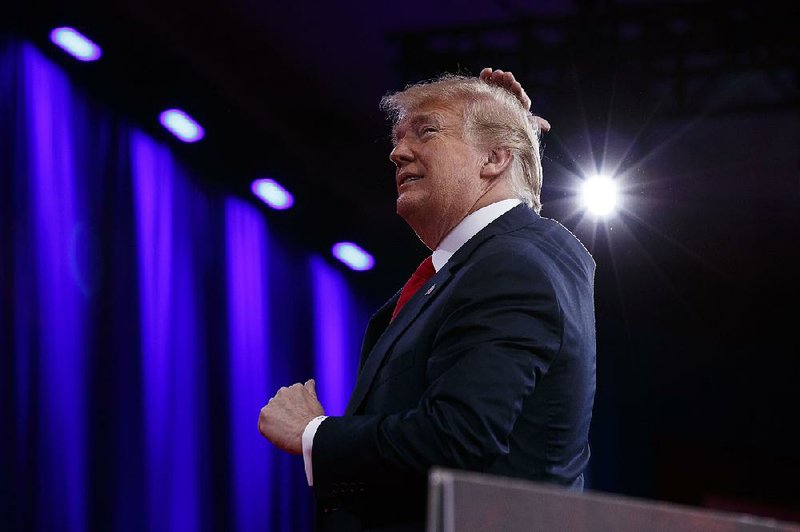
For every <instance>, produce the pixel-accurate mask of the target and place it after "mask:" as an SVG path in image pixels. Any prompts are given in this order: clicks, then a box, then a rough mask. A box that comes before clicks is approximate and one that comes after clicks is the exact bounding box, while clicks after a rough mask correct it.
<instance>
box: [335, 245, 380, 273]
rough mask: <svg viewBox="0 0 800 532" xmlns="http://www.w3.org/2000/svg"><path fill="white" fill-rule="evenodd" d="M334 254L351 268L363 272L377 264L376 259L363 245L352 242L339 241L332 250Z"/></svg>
mask: <svg viewBox="0 0 800 532" xmlns="http://www.w3.org/2000/svg"><path fill="white" fill-rule="evenodd" d="M331 251H332V253H333V256H334V257H336V258H337V259H339V260H340V261H342V262H343V263H344V264H346V265H347V266H348V267H349V268H350V269H353V270H356V271H359V272H363V271H365V270H369V269H371V268H372V267H373V266H374V265H375V259H374V258H373V257H372V255H370V254H369V253H367V252H366V251H364V250H363V249H362V248H361V246H359V245H357V244H353V243H352V242H339V243H338V244H335V245H334V246H333V249H332V250H331Z"/></svg>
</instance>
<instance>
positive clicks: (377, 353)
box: [345, 205, 538, 415]
mask: <svg viewBox="0 0 800 532" xmlns="http://www.w3.org/2000/svg"><path fill="white" fill-rule="evenodd" d="M537 217H538V215H536V214H535V213H534V212H533V211H531V210H530V209H529V208H528V207H526V206H525V205H518V206H516V207H514V208H513V209H511V210H510V211H508V212H507V213H505V214H504V215H502V216H500V217H499V218H497V219H496V220H494V221H493V222H492V223H490V224H489V225H487V226H486V227H484V228H483V229H482V230H480V231H479V232H478V233H477V234H476V235H475V236H473V237H472V238H471V239H469V240H468V241H467V242H466V243H465V244H464V245H463V246H461V248H459V250H458V251H456V253H455V254H454V255H453V256H452V257H451V258H450V260H448V261H447V264H445V265H444V267H442V269H441V270H439V271H438V272H436V274H435V275H434V276H433V277H431V278H430V279H429V280H428V282H427V283H425V284H424V285H423V286H422V288H420V289H419V291H418V292H417V293H416V294H414V297H412V298H411V299H410V300H409V301H408V303H406V306H405V307H403V311H402V312H400V313H399V314H398V315H397V317H396V318H395V320H394V321H393V322H391V323H389V319H390V317H391V313H392V310H393V309H394V305H395V303H396V302H397V299H398V297H399V296H400V292H399V291H398V292H397V293H396V294H395V295H394V296H393V297H392V298H391V299H390V300H389V301H387V302H386V303H385V304H384V305H383V307H381V308H380V309H379V310H378V311H377V312H376V313H375V314H374V315H373V317H372V318H371V319H370V322H369V325H368V326H367V331H366V333H365V334H364V342H363V344H362V347H361V362H360V364H359V373H358V378H357V380H356V385H355V388H354V389H353V393H352V394H351V396H350V401H349V402H348V404H347V409H346V410H345V415H352V414H354V413H355V412H356V411H357V410H358V407H359V406H361V403H362V402H363V400H364V398H365V397H366V395H367V392H368V391H369V389H370V387H371V386H372V381H373V380H374V379H375V375H377V372H378V369H380V367H381V364H382V362H383V359H384V358H385V357H386V355H387V354H388V353H389V351H390V350H391V347H392V345H393V344H394V342H395V340H397V338H398V337H399V336H400V335H401V334H402V333H404V332H405V330H406V329H407V328H408V326H409V325H411V322H413V321H414V320H415V319H416V317H417V316H418V315H419V313H420V312H422V310H423V309H424V308H425V307H426V306H428V305H429V304H430V302H431V301H433V300H434V298H435V297H436V296H437V295H438V294H439V293H440V292H441V290H442V288H444V286H445V285H446V284H447V283H448V282H449V281H450V279H451V278H452V275H453V273H454V272H456V271H457V270H458V269H459V268H460V267H461V266H462V265H463V263H464V262H465V261H466V260H467V259H468V258H469V257H470V256H471V255H472V253H473V252H474V251H475V250H476V249H478V247H480V245H481V244H483V243H484V242H486V241H487V240H489V239H490V238H492V237H494V236H495V235H498V234H503V233H507V232H509V231H513V230H515V229H518V228H519V227H522V226H523V225H526V224H528V223H532V222H533V221H534V220H535V218H537ZM387 324H388V326H387ZM381 329H382V332H381ZM376 338H377V339H376Z"/></svg>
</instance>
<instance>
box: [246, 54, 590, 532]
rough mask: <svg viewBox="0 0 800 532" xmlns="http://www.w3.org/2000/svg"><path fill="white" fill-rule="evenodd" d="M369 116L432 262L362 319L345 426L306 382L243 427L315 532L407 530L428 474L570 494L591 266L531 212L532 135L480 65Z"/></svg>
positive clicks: (574, 243)
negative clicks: (388, 126)
mask: <svg viewBox="0 0 800 532" xmlns="http://www.w3.org/2000/svg"><path fill="white" fill-rule="evenodd" d="M382 103H383V107H384V109H385V110H386V111H387V112H388V113H389V115H390V116H391V118H392V119H393V121H394V129H393V139H394V149H393V150H392V153H391V155H390V159H391V161H392V162H393V163H394V164H395V166H396V168H397V172H396V180H397V190H398V198H397V212H398V214H400V215H401V216H402V217H403V218H404V219H405V220H406V221H407V222H408V224H409V225H410V226H411V227H412V229H413V230H414V231H415V232H416V234H417V235H418V236H419V238H420V239H421V240H422V242H424V243H425V245H426V246H427V247H428V248H429V249H431V250H432V251H433V253H432V255H431V256H430V257H427V258H426V260H425V261H423V263H422V264H421V265H420V268H419V269H418V272H417V274H418V275H416V274H415V277H414V278H413V279H412V280H410V282H409V283H407V286H406V287H404V289H403V290H402V291H401V292H398V294H395V296H394V297H393V298H391V299H390V300H389V301H388V302H387V303H386V304H385V305H384V306H383V307H382V308H381V309H379V310H378V311H377V312H376V314H375V315H374V316H373V317H372V319H371V321H370V323H369V325H368V327H367V331H366V333H365V337H364V342H363V346H362V353H361V361H360V364H359V373H358V380H357V382H356V386H355V389H354V390H353V394H352V396H351V399H350V402H349V404H348V407H347V412H346V413H345V415H344V416H332V417H325V416H324V412H323V410H322V407H321V405H320V404H319V402H318V401H317V400H316V394H315V388H314V386H315V384H314V381H313V380H310V381H308V382H306V383H305V384H295V385H293V386H291V387H288V388H281V390H279V391H278V393H277V394H276V395H275V397H273V398H272V399H270V401H269V403H268V404H267V405H266V406H265V407H264V408H263V409H262V411H261V415H260V418H259V430H260V431H261V432H262V434H264V436H265V437H266V438H268V439H269V440H270V441H272V442H273V443H274V444H275V445H277V446H278V447H280V448H281V449H284V450H286V451H288V452H292V453H297V454H300V453H303V455H304V460H305V463H306V473H307V475H308V480H309V484H310V485H313V486H314V491H315V493H316V495H317V499H318V513H317V517H318V520H317V524H318V528H320V529H326V530H370V529H386V530H389V529H391V530H400V529H407V530H422V529H423V524H424V511H425V486H426V474H427V472H428V470H429V469H430V468H431V467H432V466H443V467H450V468H459V469H467V470H473V471H480V472H484V473H490V474H497V475H502V476H508V477H519V478H524V479H531V480H536V481H544V482H552V483H555V484H559V485H563V486H567V487H571V488H576V489H581V488H582V487H583V472H584V469H585V467H586V465H587V463H588V460H589V445H588V433H589V424H590V421H591V413H592V406H593V400H594V392H595V329H594V296H593V279H594V266H595V265H594V261H593V260H592V258H591V256H590V255H589V253H588V252H587V251H586V249H585V248H584V247H583V246H582V245H581V243H580V242H579V241H578V240H577V239H576V238H575V237H574V236H573V235H572V234H571V233H570V232H569V231H568V230H567V229H565V228H564V227H563V226H562V225H560V224H559V223H557V222H555V221H553V220H550V219H547V218H543V217H541V216H540V215H539V214H538V212H539V209H540V206H541V204H540V200H539V193H540V190H541V162H540V155H539V134H540V131H539V130H540V129H541V128H542V126H544V127H549V125H548V124H546V122H543V121H541V120H538V121H537V120H536V117H534V116H533V115H531V114H530V112H529V106H530V100H529V99H528V98H527V96H526V95H525V93H524V91H523V90H522V88H521V87H520V86H519V84H518V83H517V82H516V81H515V80H514V78H513V76H512V75H511V74H510V73H506V72H502V71H492V70H491V69H485V70H484V71H483V72H482V73H481V75H480V77H479V78H468V77H462V76H449V75H447V76H443V77H442V78H440V79H438V80H436V81H433V82H428V83H422V84H418V85H414V86H410V87H407V88H406V89H405V90H404V91H401V92H399V93H395V94H393V95H389V96H387V97H385V98H384V100H383V102H382ZM412 287H413V288H416V292H413V291H411V288H412ZM398 301H400V303H399V304H398ZM403 305H404V306H403Z"/></svg>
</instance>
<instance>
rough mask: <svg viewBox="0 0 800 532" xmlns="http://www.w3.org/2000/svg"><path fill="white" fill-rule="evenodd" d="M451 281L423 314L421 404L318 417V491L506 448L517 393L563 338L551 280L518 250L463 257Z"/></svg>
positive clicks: (485, 458)
mask: <svg viewBox="0 0 800 532" xmlns="http://www.w3.org/2000/svg"><path fill="white" fill-rule="evenodd" d="M453 283H457V284H455V285H454V286H453V287H452V290H450V291H449V294H448V296H447V297H448V298H447V300H446V303H445V304H444V305H441V306H439V307H438V308H437V309H436V310H435V311H433V310H432V312H434V315H432V316H426V317H425V319H426V320H432V321H431V323H432V324H433V326H434V327H435V331H436V332H435V334H434V335H433V336H432V341H430V342H429V345H428V346H426V347H425V348H426V349H430V353H429V355H428V356H427V365H426V367H425V377H426V380H427V384H428V386H427V389H426V390H425V392H424V394H423V395H422V397H421V398H420V401H419V404H418V405H417V406H416V407H415V408H413V409H410V410H406V411H402V412H396V413H392V414H387V415H356V416H346V417H330V418H328V419H326V420H325V422H323V423H322V424H321V425H320V427H319V430H318V432H317V434H316V436H315V439H314V446H313V457H312V463H313V468H314V485H315V490H316V491H317V493H318V495H326V494H328V493H329V490H330V488H331V487H332V486H334V487H336V490H337V491H338V490H339V487H341V486H352V487H353V489H354V490H356V491H358V490H361V489H364V488H369V487H372V486H376V485H385V484H391V483H393V482H396V481H397V480H398V479H402V478H404V477H405V476H406V475H424V474H425V473H426V471H427V469H428V468H430V467H431V466H433V465H439V466H443V467H453V468H461V469H472V470H481V469H482V468H484V467H486V466H487V465H488V464H490V463H491V462H492V461H493V460H495V459H496V458H497V457H499V456H501V455H503V454H505V453H508V450H509V435H510V434H511V431H512V429H513V427H514V424H515V422H516V420H517V418H518V416H519V414H520V412H521V409H522V404H523V400H524V399H525V397H526V396H528V395H529V394H531V393H532V392H533V390H534V387H535V386H536V384H537V382H538V379H539V378H540V377H541V376H542V375H543V374H544V373H546V372H547V369H548V367H549V366H550V364H551V363H552V361H553V360H554V358H555V357H556V356H558V353H559V350H560V347H561V335H562V317H561V310H560V307H559V303H558V301H557V298H556V295H555V291H554V289H553V280H552V279H551V278H550V276H549V275H548V273H547V271H546V269H545V268H544V267H543V266H542V265H541V264H539V262H538V260H537V257H536V255H535V254H533V253H528V254H525V253H524V252H522V251H518V252H515V253H503V254H495V255H493V256H487V257H483V258H482V259H480V260H477V261H475V262H474V263H468V264H466V265H465V266H464V267H463V268H462V270H461V271H460V272H459V275H458V276H457V278H455V279H454V280H453ZM421 318H422V317H421ZM421 318H420V319H421ZM407 334H408V333H407Z"/></svg>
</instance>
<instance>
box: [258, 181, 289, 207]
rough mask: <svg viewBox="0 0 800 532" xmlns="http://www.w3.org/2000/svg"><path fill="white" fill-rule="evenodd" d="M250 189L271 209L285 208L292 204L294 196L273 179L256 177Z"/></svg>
mask: <svg viewBox="0 0 800 532" xmlns="http://www.w3.org/2000/svg"><path fill="white" fill-rule="evenodd" d="M250 189H251V190H252V191H253V194H255V195H256V196H258V197H259V198H261V200H262V201H263V202H264V203H266V204H267V205H269V206H270V207H272V208H273V209H278V210H285V209H288V208H289V207H291V206H292V205H294V197H293V196H292V195H291V193H290V192H289V191H288V190H286V189H285V188H283V187H282V186H281V185H280V183H278V182H277V181H275V180H274V179H269V178H263V179H256V180H255V181H253V184H252V185H251V187H250Z"/></svg>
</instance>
